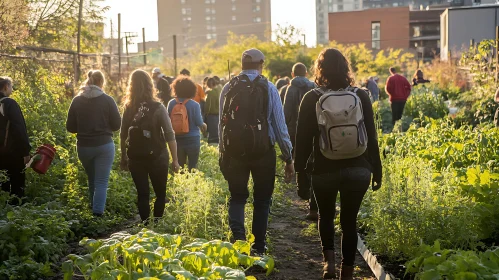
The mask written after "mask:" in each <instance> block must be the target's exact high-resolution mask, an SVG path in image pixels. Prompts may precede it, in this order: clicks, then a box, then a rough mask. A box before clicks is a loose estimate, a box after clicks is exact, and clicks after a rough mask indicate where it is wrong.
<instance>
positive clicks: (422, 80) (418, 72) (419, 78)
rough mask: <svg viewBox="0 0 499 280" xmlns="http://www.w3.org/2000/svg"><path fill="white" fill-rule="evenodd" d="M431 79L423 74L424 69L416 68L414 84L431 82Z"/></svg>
mask: <svg viewBox="0 0 499 280" xmlns="http://www.w3.org/2000/svg"><path fill="white" fill-rule="evenodd" d="M429 82H430V80H426V79H425V78H424V75H423V71H421V69H418V70H416V72H415V73H414V76H413V77H412V85H413V86H417V85H419V84H426V83H429Z"/></svg>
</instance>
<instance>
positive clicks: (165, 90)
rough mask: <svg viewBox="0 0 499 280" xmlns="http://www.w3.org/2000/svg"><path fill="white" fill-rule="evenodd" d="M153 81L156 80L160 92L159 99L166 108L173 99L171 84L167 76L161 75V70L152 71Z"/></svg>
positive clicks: (155, 83)
mask: <svg viewBox="0 0 499 280" xmlns="http://www.w3.org/2000/svg"><path fill="white" fill-rule="evenodd" d="M152 79H153V80H154V85H155V86H156V89H157V90H158V97H159V99H161V101H162V102H163V104H165V106H166V105H167V104H168V102H169V101H170V99H172V94H171V88H170V83H169V82H168V80H167V78H166V76H165V75H163V74H161V70H160V69H159V68H154V69H153V70H152Z"/></svg>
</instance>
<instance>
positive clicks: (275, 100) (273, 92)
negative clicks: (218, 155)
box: [218, 70, 292, 160]
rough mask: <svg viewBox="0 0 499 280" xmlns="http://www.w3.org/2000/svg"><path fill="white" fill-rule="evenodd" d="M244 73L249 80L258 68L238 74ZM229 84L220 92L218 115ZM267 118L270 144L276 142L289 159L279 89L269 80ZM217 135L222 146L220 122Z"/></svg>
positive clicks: (286, 129) (289, 148)
mask: <svg viewBox="0 0 499 280" xmlns="http://www.w3.org/2000/svg"><path fill="white" fill-rule="evenodd" d="M242 74H244V75H246V76H248V78H250V80H252V81H253V80H254V79H256V77H258V75H260V72H259V71H258V70H243V71H242V72H241V74H240V75H242ZM229 84H230V83H227V84H226V85H225V86H224V88H223V90H222V93H221V94H220V109H219V112H220V117H222V114H223V105H224V99H225V95H226V94H227V92H228V91H229ZM267 120H268V122H269V136H270V141H271V142H272V145H274V144H275V142H277V143H278V144H279V147H280V148H281V152H282V155H283V158H284V159H285V160H288V159H291V149H292V146H291V141H290V139H289V134H288V127H287V126H286V120H285V119H284V111H283V109H282V103H281V98H280V96H279V91H278V90H277V88H276V87H275V86H274V84H272V83H271V82H269V110H268V115H267ZM218 135H219V145H220V147H222V141H223V140H222V125H221V122H220V123H219V126H218Z"/></svg>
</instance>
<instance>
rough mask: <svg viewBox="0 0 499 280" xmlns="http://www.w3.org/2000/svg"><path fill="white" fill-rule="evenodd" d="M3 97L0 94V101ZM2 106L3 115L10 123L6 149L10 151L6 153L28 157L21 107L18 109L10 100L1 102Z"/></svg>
mask: <svg viewBox="0 0 499 280" xmlns="http://www.w3.org/2000/svg"><path fill="white" fill-rule="evenodd" d="M4 97H5V95H4V94H3V93H1V92H0V99H2V98H4ZM2 104H3V110H4V112H3V115H4V117H5V118H6V119H7V121H9V122H10V125H9V136H8V139H7V143H8V144H7V147H10V149H11V151H9V152H8V153H9V154H11V155H12V156H15V157H25V156H29V152H30V150H31V145H30V143H29V137H28V132H27V130H26V121H25V120H24V116H23V113H22V111H21V107H19V104H17V102H16V101H15V100H14V99H12V98H5V99H4V100H3V101H2ZM1 117H2V116H0V118H1ZM2 140H4V139H2Z"/></svg>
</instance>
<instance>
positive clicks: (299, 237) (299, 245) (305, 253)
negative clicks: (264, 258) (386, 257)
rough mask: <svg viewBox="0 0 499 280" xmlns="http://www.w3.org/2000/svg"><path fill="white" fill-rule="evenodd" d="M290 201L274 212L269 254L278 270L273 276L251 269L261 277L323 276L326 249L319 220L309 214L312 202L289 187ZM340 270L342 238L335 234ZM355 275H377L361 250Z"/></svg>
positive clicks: (316, 277)
mask: <svg viewBox="0 0 499 280" xmlns="http://www.w3.org/2000/svg"><path fill="white" fill-rule="evenodd" d="M287 197H289V198H290V199H291V203H290V205H287V206H286V207H284V208H282V209H278V210H277V211H276V212H273V213H271V221H270V224H269V237H270V242H271V244H269V247H270V250H269V254H270V255H272V256H273V257H274V260H275V262H276V264H275V271H274V272H273V273H272V274H271V275H270V276H265V274H263V273H251V274H252V275H253V276H255V277H256V278H257V279H268V280H283V279H286V280H288V279H289V280H292V279H296V280H298V279H299V280H304V279H310V280H313V279H322V267H323V263H322V249H321V243H320V238H319V234H318V231H317V225H316V223H313V224H312V222H308V221H306V220H305V216H306V214H307V211H308V203H307V202H305V201H303V200H300V199H299V198H298V196H297V195H296V194H295V193H294V192H293V191H289V192H288V193H287ZM335 248H336V260H337V264H336V271H337V272H336V273H337V276H338V277H339V260H341V253H340V248H341V238H340V236H339V235H337V236H336V238H335ZM355 265H356V266H355V271H354V279H376V277H375V276H374V274H373V273H372V272H371V269H370V268H369V266H368V265H367V263H366V262H365V261H364V259H363V258H362V256H361V255H360V254H359V253H358V252H357V256H356V259H355Z"/></svg>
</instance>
